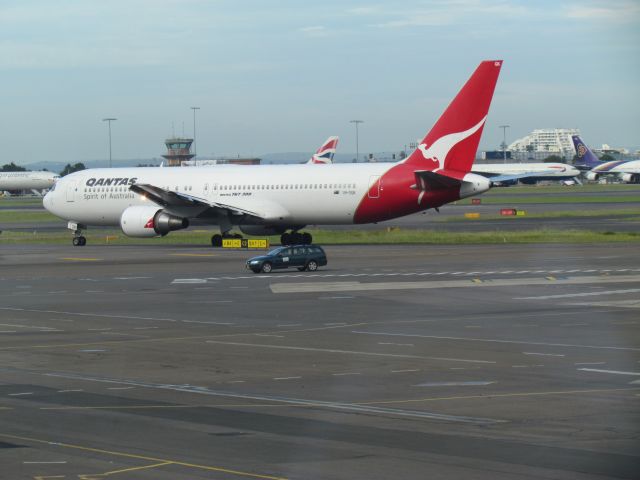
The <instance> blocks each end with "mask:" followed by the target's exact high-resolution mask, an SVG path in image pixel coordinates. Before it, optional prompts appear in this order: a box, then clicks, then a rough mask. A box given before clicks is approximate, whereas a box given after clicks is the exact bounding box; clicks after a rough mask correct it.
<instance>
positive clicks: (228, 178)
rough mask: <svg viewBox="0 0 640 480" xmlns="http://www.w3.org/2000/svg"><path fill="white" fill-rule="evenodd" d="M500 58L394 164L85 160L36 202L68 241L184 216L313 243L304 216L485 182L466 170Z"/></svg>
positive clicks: (379, 215) (459, 193) (340, 217)
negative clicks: (63, 227)
mask: <svg viewBox="0 0 640 480" xmlns="http://www.w3.org/2000/svg"><path fill="white" fill-rule="evenodd" d="M501 67H502V61H500V60H497V61H496V60H491V61H484V62H481V63H480V65H479V66H478V68H477V69H476V70H475V72H474V73H473V74H472V75H471V77H470V78H469V80H468V81H467V83H466V84H465V85H464V86H463V87H462V89H461V90H460V92H459V93H458V94H457V96H456V97H455V98H454V99H453V101H452V102H451V104H450V105H449V106H448V107H447V109H446V110H445V111H444V113H443V114H442V115H441V116H440V118H439V119H438V121H437V122H436V123H435V125H434V126H433V128H432V129H431V130H430V131H429V133H428V134H427V135H426V137H425V138H424V139H423V140H422V142H421V143H420V145H419V148H418V149H416V150H415V151H414V152H413V153H412V154H411V155H409V156H408V157H407V158H406V159H404V160H403V161H401V162H399V163H393V164H390V163H354V164H330V165H325V166H323V167H322V168H317V167H316V166H315V165H309V164H301V165H300V164H299V165H255V166H246V167H243V168H237V167H226V166H220V167H217V168H206V167H205V168H201V167H192V168H118V169H91V170H83V171H80V172H76V173H72V174H70V175H67V176H66V177H64V178H62V179H60V180H59V181H58V182H57V184H56V186H55V187H54V188H53V189H52V190H51V191H50V192H49V193H48V194H47V195H46V197H45V198H44V201H43V203H44V206H45V208H46V209H47V210H49V211H50V212H52V213H53V214H55V215H57V216H59V217H61V218H64V219H66V220H68V221H69V223H68V227H69V228H70V229H71V230H73V231H74V239H73V244H74V245H84V244H85V243H86V239H85V238H84V237H83V236H82V230H84V229H85V228H87V226H88V225H112V226H120V228H121V229H122V231H123V232H124V233H125V234H126V235H129V236H134V237H154V236H159V235H166V234H168V233H169V232H171V231H173V230H181V229H183V228H187V227H188V226H189V220H190V219H195V218H197V219H199V220H204V221H207V222H209V223H211V224H214V225H218V226H219V227H220V231H221V233H222V235H220V234H216V235H213V237H212V238H211V243H212V245H214V246H220V245H221V243H222V238H223V236H227V235H229V233H230V231H231V229H232V228H233V227H234V226H238V227H239V228H240V230H241V231H242V232H243V233H246V234H248V235H275V234H280V235H281V237H280V239H281V241H282V243H283V244H290V243H311V241H312V238H311V235H310V234H309V233H300V230H301V229H303V228H304V227H305V226H306V225H309V224H311V225H335V224H361V223H373V222H379V221H383V220H389V219H392V218H396V217H401V216H404V215H409V214H411V213H415V212H419V211H422V210H426V209H429V208H437V207H440V206H441V205H444V204H446V203H450V202H453V201H456V200H459V199H461V198H466V197H470V196H473V195H478V194H480V193H483V192H486V191H487V190H489V189H490V188H491V187H492V181H491V180H489V179H487V178H486V177H484V176H482V175H476V174H473V173H470V170H471V166H472V164H473V160H474V158H475V155H476V150H477V148H478V143H479V142H480V136H481V135H482V130H483V127H484V124H485V122H486V120H487V114H488V111H489V106H490V104H491V99H492V97H493V91H494V89H495V85H496V82H497V80H498V75H499V73H500V69H501Z"/></svg>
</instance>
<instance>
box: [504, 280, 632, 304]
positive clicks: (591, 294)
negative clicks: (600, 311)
mask: <svg viewBox="0 0 640 480" xmlns="http://www.w3.org/2000/svg"><path fill="white" fill-rule="evenodd" d="M577 278H579V277H577ZM611 278H616V277H611ZM593 283H600V282H593ZM638 292H640V288H629V289H626V290H606V291H602V292H580V293H564V294H560V295H543V296H539V297H515V298H514V300H551V299H554V298H573V297H594V296H599V295H624V294H627V293H638Z"/></svg>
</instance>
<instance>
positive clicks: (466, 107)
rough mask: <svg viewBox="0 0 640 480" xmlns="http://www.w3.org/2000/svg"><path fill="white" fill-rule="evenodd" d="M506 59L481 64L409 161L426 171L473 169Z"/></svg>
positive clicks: (464, 171) (463, 170)
mask: <svg viewBox="0 0 640 480" xmlns="http://www.w3.org/2000/svg"><path fill="white" fill-rule="evenodd" d="M501 67H502V60H485V61H483V62H481V63H480V65H479V66H478V68H476V71H475V72H473V75H471V77H470V78H469V80H467V83H465V85H464V86H463V87H462V89H461V90H460V91H459V92H458V94H457V95H456V97H455V98H454V99H453V101H452V102H451V103H450V104H449V106H448V107H447V109H446V110H445V111H444V113H443V114H442V115H441V116H440V118H439V119H438V121H437V122H436V123H435V125H434V126H433V128H432V129H431V130H430V131H429V133H428V134H427V135H426V137H424V139H423V140H422V142H421V143H420V145H419V147H418V148H417V149H416V150H415V151H414V152H413V153H412V154H411V155H410V156H409V157H408V158H407V159H406V160H404V162H405V163H408V164H411V165H415V166H416V168H420V169H423V170H426V169H428V170H434V171H438V170H443V169H447V170H456V171H458V172H463V173H466V172H469V171H470V170H471V165H473V161H474V159H475V156H476V151H477V150H478V144H479V143H480V136H481V135H482V129H483V127H484V123H485V121H486V119H487V114H488V113H489V106H490V105H491V99H492V98H493V92H494V90H495V86H496V82H497V81H498V75H499V74H500V69H501Z"/></svg>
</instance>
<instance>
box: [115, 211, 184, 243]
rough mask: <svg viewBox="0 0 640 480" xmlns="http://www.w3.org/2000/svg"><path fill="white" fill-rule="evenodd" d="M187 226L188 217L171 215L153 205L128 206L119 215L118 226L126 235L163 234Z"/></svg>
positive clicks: (150, 235) (148, 235)
mask: <svg viewBox="0 0 640 480" xmlns="http://www.w3.org/2000/svg"><path fill="white" fill-rule="evenodd" d="M188 226H189V220H188V219H186V218H182V217H178V216H176V215H171V214H170V213H167V212H165V211H164V210H162V209H161V208H159V207H153V206H135V207H129V208H127V209H126V210H125V211H124V212H122V216H121V217H120V228H121V229H122V232H123V233H124V234H125V235H127V236H128V237H156V236H158V235H161V236H165V235H166V234H167V233H169V232H172V231H174V230H182V229H183V228H187V227H188Z"/></svg>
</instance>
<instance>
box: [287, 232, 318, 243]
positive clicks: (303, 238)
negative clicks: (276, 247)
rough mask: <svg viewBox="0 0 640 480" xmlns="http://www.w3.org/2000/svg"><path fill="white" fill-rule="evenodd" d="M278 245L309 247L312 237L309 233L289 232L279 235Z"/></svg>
mask: <svg viewBox="0 0 640 480" xmlns="http://www.w3.org/2000/svg"><path fill="white" fill-rule="evenodd" d="M280 243H281V244H282V245H311V244H312V243H313V237H312V236H311V234H310V233H307V232H304V233H300V232H291V233H283V234H282V235H280Z"/></svg>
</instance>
